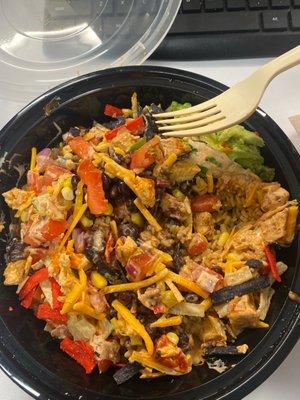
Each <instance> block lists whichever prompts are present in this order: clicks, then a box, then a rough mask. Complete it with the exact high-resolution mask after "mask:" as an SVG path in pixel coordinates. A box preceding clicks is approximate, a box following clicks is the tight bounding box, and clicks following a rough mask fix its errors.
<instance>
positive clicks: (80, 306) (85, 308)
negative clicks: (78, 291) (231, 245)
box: [73, 301, 105, 321]
mask: <svg viewBox="0 0 300 400" xmlns="http://www.w3.org/2000/svg"><path fill="white" fill-rule="evenodd" d="M73 310H75V311H77V312H79V313H81V314H85V315H87V316H89V317H91V318H94V319H97V320H98V321H102V320H103V319H104V317H105V314H103V313H101V312H97V311H96V310H95V309H94V308H93V307H91V306H89V305H88V304H86V303H84V302H83V301H80V302H78V303H76V304H74V306H73Z"/></svg>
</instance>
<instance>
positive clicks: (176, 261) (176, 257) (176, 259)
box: [172, 242, 184, 271]
mask: <svg viewBox="0 0 300 400" xmlns="http://www.w3.org/2000/svg"><path fill="white" fill-rule="evenodd" d="M172 264H173V266H174V267H175V269H176V271H179V270H180V268H181V267H182V266H183V264H184V261H183V258H182V254H181V243H179V242H178V243H177V244H176V245H175V249H174V253H173V263H172Z"/></svg>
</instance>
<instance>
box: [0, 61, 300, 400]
mask: <svg viewBox="0 0 300 400" xmlns="http://www.w3.org/2000/svg"><path fill="white" fill-rule="evenodd" d="M266 61H267V60H266V59H247V60H222V61H184V62H157V61H149V62H147V64H148V65H149V64H152V65H164V66H169V67H174V68H180V69H185V70H189V71H192V72H196V73H199V74H201V75H205V76H208V77H210V78H212V79H216V80H218V81H220V82H222V83H224V84H227V85H229V86H230V85H232V84H234V83H236V82H238V81H239V80H241V79H243V78H244V77H246V76H247V75H249V74H250V73H251V72H252V71H254V70H255V68H257V67H259V66H261V65H263V64H264V63H265V62H266ZM23 106H24V104H23V103H13V102H3V101H1V100H0V127H2V126H3V125H4V124H5V123H6V122H7V121H8V120H9V119H10V118H11V117H13V115H14V114H16V113H17V112H18V111H19V110H20V109H21V108H22V107H23ZM260 106H261V108H262V109H263V110H264V111H266V112H267V113H268V114H269V115H270V116H271V117H272V118H273V119H274V120H275V121H276V122H277V123H278V125H279V126H280V127H281V128H282V129H283V131H284V132H285V133H286V135H287V136H288V137H289V138H290V139H291V140H292V142H293V143H294V145H295V146H296V148H297V150H298V151H299V152H300V134H297V133H296V131H295V130H294V128H293V127H292V125H291V124H290V122H289V120H288V118H289V117H290V116H292V115H296V114H300V67H295V68H293V69H292V70H290V71H287V72H285V73H284V74H282V75H280V76H279V77H277V78H276V79H275V80H274V81H273V82H272V83H271V85H270V86H269V88H268V90H267V92H266V93H265V95H264V97H263V99H262V101H261V104H260ZM299 361H300V342H298V344H297V345H296V346H295V348H294V349H293V350H292V352H291V354H290V355H289V356H288V357H287V359H286V360H285V361H284V362H283V363H282V365H281V366H280V367H279V368H278V369H277V370H276V371H275V372H274V373H273V375H272V376H271V377H269V379H267V380H266V381H265V382H264V383H263V384H262V385H261V386H259V387H258V388H256V389H255V390H254V391H253V392H252V393H251V394H249V395H248V396H247V397H246V398H245V399H244V400H282V399H286V400H298V399H299V398H300V395H299V378H300V374H299ZM0 400H32V397H31V396H29V395H27V394H26V393H24V392H23V391H22V390H21V389H19V388H18V387H17V386H16V385H15V384H14V383H13V382H11V381H10V380H9V379H8V378H7V377H6V375H5V374H4V373H3V372H0Z"/></svg>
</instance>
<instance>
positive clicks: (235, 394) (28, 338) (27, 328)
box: [0, 67, 300, 400]
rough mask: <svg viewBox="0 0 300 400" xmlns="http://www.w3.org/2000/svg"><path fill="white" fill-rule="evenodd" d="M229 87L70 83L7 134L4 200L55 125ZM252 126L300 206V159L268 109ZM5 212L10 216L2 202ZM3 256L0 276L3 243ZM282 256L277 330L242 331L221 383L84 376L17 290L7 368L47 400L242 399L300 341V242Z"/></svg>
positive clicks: (194, 99)
mask: <svg viewBox="0 0 300 400" xmlns="http://www.w3.org/2000/svg"><path fill="white" fill-rule="evenodd" d="M224 89H226V87H225V86H223V85H221V84H219V83H217V82H215V81H212V80H210V79H207V78H205V77H202V76H199V75H195V74H191V73H188V72H185V71H179V70H175V69H169V68H161V67H128V68H119V69H111V70H106V71H101V72H95V73H92V74H89V75H86V76H83V77H80V78H78V79H75V80H73V81H71V82H67V83H65V84H63V85H61V86H59V87H57V88H55V89H53V90H51V91H49V92H48V93H46V94H45V95H43V96H41V97H40V98H38V99H37V100H35V101H33V102H32V103H31V104H30V105H28V106H27V107H26V108H25V109H23V110H22V111H21V112H20V113H19V114H17V115H16V116H15V117H14V118H13V119H12V120H11V121H10V122H9V123H8V124H7V125H6V126H5V127H4V129H3V130H2V132H1V137H0V146H1V147H0V148H1V156H3V155H5V157H6V158H5V159H6V160H12V162H11V165H10V167H11V169H9V163H7V162H6V163H4V170H5V172H6V173H7V174H5V173H2V174H1V176H0V178H1V192H3V191H5V190H7V189H9V188H10V187H12V186H14V185H15V184H16V181H17V174H16V171H15V170H14V169H13V168H12V167H13V165H14V164H15V163H16V162H28V161H29V157H30V148H31V147H32V146H36V147H37V148H38V149H42V148H43V147H46V146H47V145H48V144H49V142H51V141H52V142H53V139H54V138H55V139H56V140H57V137H56V135H57V127H58V126H59V127H60V128H61V129H62V131H63V132H65V131H67V129H68V128H69V127H71V126H74V125H84V126H88V125H91V124H92V122H93V120H97V119H98V120H99V121H101V120H102V118H103V107H104V105H105V104H106V103H112V104H116V105H118V106H124V107H128V104H129V102H130V96H131V94H132V92H133V91H134V90H136V91H137V92H138V98H139V100H140V102H141V103H142V104H143V105H144V104H150V103H152V102H154V103H161V104H162V105H163V106H166V105H168V104H169V103H170V102H171V101H172V100H178V101H181V102H185V101H190V102H191V103H193V104H196V103H199V102H202V101H203V100H206V99H209V98H211V97H213V96H215V95H217V94H219V93H220V92H222V91H223V90H224ZM55 96H58V97H59V98H60V105H59V106H58V107H57V108H56V109H55V110H53V111H52V113H51V114H50V116H45V113H44V111H43V108H44V107H45V106H46V105H47V104H48V103H49V101H50V100H52V99H53V98H54V97H55ZM287 101H288V100H287ZM237 107H238V104H237ZM55 125H56V126H55ZM246 126H247V127H248V128H250V129H252V130H256V131H258V132H259V133H260V134H261V135H262V137H263V138H264V140H265V142H266V149H265V154H264V155H265V157H266V162H267V163H268V164H269V165H273V166H274V167H275V168H276V179H277V180H278V181H279V182H280V183H281V184H282V185H283V186H284V187H286V188H287V189H288V190H289V191H290V193H291V195H292V197H293V198H298V199H299V177H300V157H299V155H298V154H297V152H296V150H295V149H294V147H293V145H292V144H291V142H290V141H289V140H288V138H287V137H286V136H285V135H284V133H283V132H282V131H281V129H280V128H279V127H278V126H277V125H276V124H275V123H274V122H273V121H272V120H271V119H270V118H269V117H268V116H267V115H265V113H264V112H262V111H261V110H258V111H257V112H256V113H255V114H254V115H253V116H252V117H251V118H250V119H249V121H247V123H246ZM15 154H17V155H15ZM14 155H15V156H14ZM13 157H14V158H13ZM2 207H3V209H4V210H5V212H7V208H6V207H5V205H4V204H3V205H2ZM7 220H9V214H8V213H7ZM0 251H1V260H2V270H3V268H4V262H3V259H4V252H5V244H4V243H3V241H1V244H0ZM278 254H279V257H280V259H282V260H283V261H284V262H286V263H287V264H288V266H289V269H288V272H287V273H286V274H285V275H284V278H283V284H281V285H276V294H275V295H274V297H273V300H272V306H271V309H270V311H269V314H268V317H267V321H268V322H269V324H270V329H269V330H267V331H264V330H249V331H246V332H245V333H243V335H242V336H241V337H240V338H239V343H248V344H249V346H250V350H251V351H250V353H249V354H248V355H247V356H246V357H245V358H243V359H242V360H241V361H240V362H238V363H237V365H236V366H235V367H234V368H232V369H231V370H228V371H227V372H225V373H223V374H221V375H219V374H217V373H216V372H215V371H213V370H210V369H208V368H207V367H205V366H203V367H195V368H193V370H192V372H191V373H190V374H188V375H185V376H182V377H179V378H172V377H165V378H162V379H158V380H155V381H141V380H138V379H136V380H131V381H129V382H128V383H125V384H123V385H121V386H117V385H116V384H115V382H114V380H113V378H112V371H111V372H108V373H107V374H103V375H99V374H98V373H96V372H95V373H93V374H92V375H90V376H88V375H85V373H84V371H83V369H82V368H81V367H80V366H79V365H77V364H76V363H75V362H74V361H73V360H72V359H71V358H69V357H68V356H67V355H66V354H64V353H62V352H61V351H60V350H59V346H58V342H57V341H55V340H53V339H51V338H50V336H49V335H48V334H47V333H45V332H44V331H43V326H44V323H43V322H41V321H39V320H37V319H36V318H34V316H33V315H32V312H31V311H26V310H24V309H22V308H21V307H20V306H19V302H18V299H17V296H16V294H15V287H4V286H2V287H1V291H0V314H1V320H0V350H1V368H2V369H3V370H4V371H5V372H6V373H7V374H8V375H9V376H10V377H11V379H13V381H14V382H15V383H17V384H18V385H20V386H21V387H22V388H23V389H24V390H26V391H27V392H28V393H30V394H31V395H32V396H33V397H36V398H39V399H40V400H46V399H51V400H54V399H55V400H62V399H66V398H70V399H76V400H86V399H89V400H96V399H97V400H99V399H113V398H118V399H128V398H130V399H158V398H161V399H174V398H178V399H179V398H180V399H206V400H208V399H211V400H212V399H214V400H216V399H231V400H234V399H241V397H243V396H244V395H246V394H247V393H249V392H250V391H251V390H253V389H254V388H256V387H257V386H258V385H259V384H260V383H261V382H262V381H263V380H265V379H266V378H267V377H268V376H269V375H270V374H271V373H272V372H273V371H274V370H275V368H276V367H278V365H279V364H280V363H281V362H282V361H283V359H284V358H285V357H286V356H287V354H288V353H289V351H290V350H291V349H292V347H293V346H294V344H295V343H296V341H297V339H298V338H299V331H300V329H299V328H300V326H299V321H300V318H299V305H297V304H296V303H295V302H292V301H291V300H290V299H289V298H288V292H289V290H294V291H295V292H298V293H300V270H299V258H300V242H299V235H298V237H297V238H296V239H295V240H294V243H293V245H292V246H291V247H290V248H287V249H282V250H281V251H279V252H278ZM1 282H3V281H2V273H1ZM2 284H3V283H2ZM9 310H11V311H9Z"/></svg>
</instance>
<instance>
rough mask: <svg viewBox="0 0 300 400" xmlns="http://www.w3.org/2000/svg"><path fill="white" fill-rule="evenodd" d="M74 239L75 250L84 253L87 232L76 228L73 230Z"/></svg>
mask: <svg viewBox="0 0 300 400" xmlns="http://www.w3.org/2000/svg"><path fill="white" fill-rule="evenodd" d="M72 239H73V240H74V250H75V252H76V253H83V251H84V249H85V233H84V232H83V231H82V230H81V229H79V228H75V229H74V230H73V232H72Z"/></svg>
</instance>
